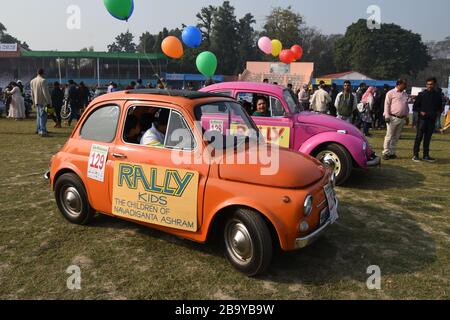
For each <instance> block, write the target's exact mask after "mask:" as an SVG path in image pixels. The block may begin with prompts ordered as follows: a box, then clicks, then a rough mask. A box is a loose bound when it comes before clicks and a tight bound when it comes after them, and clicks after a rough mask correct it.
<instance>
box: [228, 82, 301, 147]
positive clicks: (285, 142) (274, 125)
mask: <svg viewBox="0 0 450 320" xmlns="http://www.w3.org/2000/svg"><path fill="white" fill-rule="evenodd" d="M261 96H262V97H264V98H265V99H266V101H267V102H268V108H269V110H268V111H269V112H268V116H267V117H258V116H252V118H253V120H254V121H255V123H256V125H257V126H258V128H259V129H260V130H261V133H262V134H263V136H264V137H265V138H266V141H267V142H269V143H274V144H277V145H279V146H281V147H283V148H292V147H293V144H294V123H293V121H292V119H291V118H289V117H287V114H288V110H287V109H286V108H285V106H284V104H283V102H282V100H281V99H280V98H279V97H277V96H275V95H273V94H270V93H261V92H256V91H250V90H246V91H243V90H239V91H236V92H235V98H236V100H237V101H239V102H241V104H243V105H247V106H248V107H250V105H249V104H251V108H252V111H253V112H254V111H255V110H256V104H257V100H258V99H259V98H260V97H261Z"/></svg>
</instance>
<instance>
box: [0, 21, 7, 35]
mask: <svg viewBox="0 0 450 320" xmlns="http://www.w3.org/2000/svg"><path fill="white" fill-rule="evenodd" d="M5 32H6V27H5V25H4V24H3V23H1V22H0V37H1V36H3V35H4V34H5Z"/></svg>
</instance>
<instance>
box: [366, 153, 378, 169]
mask: <svg viewBox="0 0 450 320" xmlns="http://www.w3.org/2000/svg"><path fill="white" fill-rule="evenodd" d="M380 164H381V157H379V156H375V158H373V159H372V160H370V161H367V166H368V167H377V166H379V165H380Z"/></svg>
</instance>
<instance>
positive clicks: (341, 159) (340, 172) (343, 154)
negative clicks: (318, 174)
mask: <svg viewBox="0 0 450 320" xmlns="http://www.w3.org/2000/svg"><path fill="white" fill-rule="evenodd" d="M316 158H317V159H318V160H319V161H320V162H322V163H324V164H327V163H326V162H327V161H331V163H332V166H333V167H334V174H335V175H336V185H338V186H341V185H343V184H344V183H345V182H346V181H347V180H348V178H349V177H350V175H351V174H352V170H353V161H352V157H351V155H350V154H349V153H348V151H347V150H346V149H345V148H343V147H342V146H340V145H338V144H329V145H327V146H325V147H324V148H322V149H321V150H320V151H319V152H318V153H317V155H316Z"/></svg>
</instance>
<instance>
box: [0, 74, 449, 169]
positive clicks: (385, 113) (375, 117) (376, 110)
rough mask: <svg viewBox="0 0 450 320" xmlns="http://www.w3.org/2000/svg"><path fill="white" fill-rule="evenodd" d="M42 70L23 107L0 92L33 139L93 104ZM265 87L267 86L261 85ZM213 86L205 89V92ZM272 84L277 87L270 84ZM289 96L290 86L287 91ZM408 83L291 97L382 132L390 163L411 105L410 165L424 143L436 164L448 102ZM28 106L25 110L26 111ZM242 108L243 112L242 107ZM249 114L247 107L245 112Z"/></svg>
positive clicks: (86, 93)
mask: <svg viewBox="0 0 450 320" xmlns="http://www.w3.org/2000/svg"><path fill="white" fill-rule="evenodd" d="M44 73H45V72H44V70H43V69H40V70H38V73H37V76H36V77H35V78H34V79H33V80H32V81H31V83H30V87H31V99H28V100H30V101H29V102H27V99H26V95H25V92H24V86H23V84H22V82H21V81H17V82H11V83H10V84H9V86H8V87H7V88H5V90H1V89H0V97H1V98H2V100H3V102H4V105H5V107H6V114H7V117H8V118H12V119H15V120H17V121H19V120H23V119H25V118H26V117H27V115H28V114H29V112H30V109H31V104H34V106H35V108H36V114H37V116H36V118H37V120H36V133H37V134H39V135H40V136H42V137H47V136H48V130H47V119H48V118H50V119H53V121H54V122H55V126H54V127H55V128H61V127H62V117H61V114H62V112H61V111H62V109H63V107H64V106H68V107H70V110H71V112H70V117H69V118H68V119H67V121H68V122H67V124H68V126H71V125H72V122H73V121H74V120H76V121H77V120H79V119H80V116H81V114H82V112H83V110H84V109H85V108H86V107H87V106H88V104H89V103H90V101H91V99H92V98H93V96H94V94H93V92H92V91H91V90H90V89H89V88H88V87H87V86H86V85H85V84H84V83H83V82H80V83H79V84H77V83H75V81H73V80H70V81H69V82H68V83H67V84H65V85H62V84H60V83H59V82H55V83H53V85H52V88H51V90H50V89H49V85H48V83H47V80H46V79H45V78H44ZM264 82H266V83H268V80H267V79H265V80H264ZM212 83H213V82H208V83H205V86H207V85H210V84H212ZM274 84H276V83H274ZM145 88H149V89H153V88H156V89H167V88H168V86H167V84H166V82H165V80H164V79H163V78H160V79H158V81H157V83H156V86H155V87H154V86H153V85H152V84H148V85H147V86H145V85H143V81H142V80H141V79H138V80H137V81H131V82H130V84H129V85H128V86H126V87H125V88H124V89H125V90H134V89H145ZM183 89H185V90H191V91H193V90H195V88H194V84H193V83H192V82H188V83H187V85H186V87H185V88H183ZM288 89H289V90H291V91H292V92H293V93H294V91H293V86H292V85H290V84H289V85H288ZM406 89H407V81H406V80H403V79H400V80H399V81H398V82H397V84H396V87H395V88H390V87H389V86H388V85H384V87H383V88H382V89H378V88H375V87H371V86H367V85H366V84H365V83H361V84H360V85H359V86H358V88H356V90H353V88H352V84H351V82H350V81H345V82H344V85H343V87H342V90H341V91H339V90H338V88H337V86H336V85H335V84H333V85H331V86H327V85H326V84H325V82H323V81H321V82H320V83H319V86H317V87H313V86H309V85H307V84H306V85H304V86H302V88H301V89H298V90H297V91H296V92H295V95H296V96H297V97H298V104H299V106H300V109H301V110H305V111H313V112H317V113H320V114H326V115H331V116H334V117H337V118H339V119H341V120H343V121H346V122H348V123H350V124H353V125H355V126H356V127H357V128H358V129H360V130H361V131H362V133H363V134H364V135H366V136H367V137H370V136H371V133H370V130H371V129H376V130H386V131H387V133H386V138H385V142H384V150H383V159H384V160H393V159H396V158H397V155H396V149H397V144H398V141H399V139H400V136H401V133H402V130H403V128H404V126H405V125H406V124H408V123H409V118H410V117H409V116H410V107H409V104H410V103H411V104H413V117H412V119H413V120H412V126H413V127H415V128H417V136H416V141H415V144H414V149H413V155H414V156H413V160H414V161H420V160H421V159H420V157H419V155H420V148H421V145H422V143H423V160H425V161H434V159H433V158H431V157H430V142H431V138H432V136H433V134H434V133H435V132H436V131H438V132H441V133H445V132H446V131H449V130H450V112H448V114H447V118H446V121H445V124H444V125H443V126H442V124H441V115H442V113H443V112H444V109H445V105H446V104H447V102H448V100H447V98H446V97H445V96H444V94H443V92H442V89H440V88H439V87H438V86H437V81H436V79H435V78H429V79H428V80H427V83H426V90H425V91H424V92H422V93H420V94H419V95H418V96H417V97H410V96H409V95H408V94H407V93H406ZM120 90H122V89H119V86H118V85H117V84H116V83H114V82H111V83H110V84H109V86H108V87H107V90H106V93H110V92H115V91H120ZM27 105H29V106H28V107H27ZM244 107H246V106H245V105H244ZM246 109H247V110H248V111H249V112H251V106H250V107H247V108H246ZM268 110H269V102H268V101H267V99H265V98H264V97H261V98H259V99H258V101H257V104H256V111H254V112H251V113H252V115H253V116H260V117H261V116H268Z"/></svg>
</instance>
